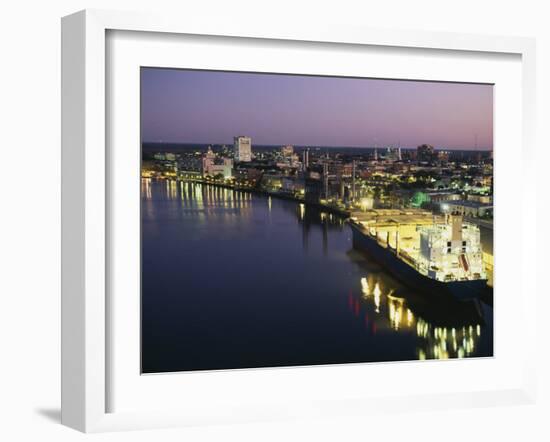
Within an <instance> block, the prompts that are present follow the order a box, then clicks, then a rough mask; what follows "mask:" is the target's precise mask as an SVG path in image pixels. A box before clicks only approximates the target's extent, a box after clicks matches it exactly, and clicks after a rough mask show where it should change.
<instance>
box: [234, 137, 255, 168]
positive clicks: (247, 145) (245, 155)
mask: <svg viewBox="0 0 550 442" xmlns="http://www.w3.org/2000/svg"><path fill="white" fill-rule="evenodd" d="M233 148H234V158H235V161H238V162H250V161H252V139H251V138H250V137H245V136H242V135H241V136H238V137H235V138H233Z"/></svg>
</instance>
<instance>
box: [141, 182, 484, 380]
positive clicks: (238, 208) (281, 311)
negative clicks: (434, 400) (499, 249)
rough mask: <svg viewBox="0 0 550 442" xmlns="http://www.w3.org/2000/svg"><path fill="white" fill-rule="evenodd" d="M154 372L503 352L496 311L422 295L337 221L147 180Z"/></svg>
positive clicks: (146, 261)
mask: <svg viewBox="0 0 550 442" xmlns="http://www.w3.org/2000/svg"><path fill="white" fill-rule="evenodd" d="M141 194H142V248H143V264H142V265H143V267H142V303H143V322H142V338H143V361H142V362H143V367H144V371H145V372H159V371H182V370H196V369H219V368H241V367H262V366H284V365H312V364H325V363H345V362H375V361H396V360H412V359H447V358H461V357H475V356H490V355H492V309H490V308H488V307H487V306H485V305H481V306H480V305H477V304H476V303H474V302H459V301H456V300H454V299H448V298H441V297H432V298H426V297H425V296H420V295H418V294H416V293H412V292H411V291H410V290H408V289H407V288H405V287H403V286H402V285H401V284H399V283H397V282H396V281H395V280H394V279H393V278H392V277H391V276H390V275H388V274H387V273H385V272H384V271H383V270H382V269H381V268H380V267H378V266H377V265H376V263H374V262H372V261H370V260H369V259H368V258H367V257H365V256H364V255H362V254H361V253H359V252H357V251H355V250H353V249H352V244H351V231H350V228H349V227H348V226H347V225H346V223H345V222H344V221H343V220H342V219H341V218H340V217H338V216H336V215H333V214H330V213H327V212H324V211H320V210H317V209H313V208H311V207H310V206H306V205H304V204H300V203H295V202H292V201H286V200H281V199H278V198H273V197H265V196H261V195H255V194H253V193H250V192H242V191H235V190H232V189H228V188H222V187H215V186H211V185H202V184H199V183H187V182H179V181H175V180H166V181H158V180H151V179H142V182H141Z"/></svg>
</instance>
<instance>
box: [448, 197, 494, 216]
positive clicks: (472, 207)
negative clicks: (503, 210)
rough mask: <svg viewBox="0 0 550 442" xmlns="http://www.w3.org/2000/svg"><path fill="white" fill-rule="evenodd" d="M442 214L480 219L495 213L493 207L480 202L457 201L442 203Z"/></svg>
mask: <svg viewBox="0 0 550 442" xmlns="http://www.w3.org/2000/svg"><path fill="white" fill-rule="evenodd" d="M441 211H442V212H458V213H460V214H461V215H464V216H473V217H480V216H485V215H488V214H492V213H493V205H492V204H486V203H482V202H480V201H470V200H467V201H465V200H457V201H446V202H444V203H441Z"/></svg>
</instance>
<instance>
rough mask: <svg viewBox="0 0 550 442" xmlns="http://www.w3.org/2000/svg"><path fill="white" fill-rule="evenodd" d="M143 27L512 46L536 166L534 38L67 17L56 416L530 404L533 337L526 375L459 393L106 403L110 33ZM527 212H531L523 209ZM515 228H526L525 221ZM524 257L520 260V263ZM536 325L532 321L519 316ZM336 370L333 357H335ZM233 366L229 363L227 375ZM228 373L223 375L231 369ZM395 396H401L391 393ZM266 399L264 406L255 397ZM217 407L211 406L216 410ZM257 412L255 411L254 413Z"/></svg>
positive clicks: (359, 41) (528, 162)
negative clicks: (169, 405) (318, 400)
mask: <svg viewBox="0 0 550 442" xmlns="http://www.w3.org/2000/svg"><path fill="white" fill-rule="evenodd" d="M108 31H142V32H155V33H163V34H180V35H206V36H219V37H224V36H225V37H242V38H253V39H273V40H284V41H289V42H293V41H295V42H312V43H339V44H342V45H370V46H373V45H374V46H378V47H381V48H385V47H387V48H390V47H400V48H426V49H438V50H444V51H469V52H475V53H479V54H483V53H501V54H515V55H517V56H520V57H521V73H522V91H521V93H522V121H521V122H519V121H518V124H521V126H522V140H521V143H522V149H521V155H522V158H523V163H522V164H523V170H522V173H523V174H524V176H528V175H529V173H530V171H531V170H534V164H533V162H534V161H535V160H534V158H535V145H534V130H535V129H534V120H535V119H534V109H535V45H534V41H533V40H532V39H527V38H517V37H492V36H479V35H463V34H450V33H428V32H416V31H400V32H394V31H388V30H376V29H363V28H360V29H358V28H348V27H344V26H333V27H330V28H328V27H323V28H317V27H316V26H314V25H307V26H302V27H300V28H299V29H295V28H292V27H285V25H284V24H281V23H274V24H272V25H269V24H266V23H260V22H258V23H248V24H247V26H246V27H245V28H243V27H241V26H238V24H233V23H218V22H208V21H201V20H196V18H194V17H183V18H182V17H165V16H153V15H151V14H138V13H126V12H111V11H99V10H86V11H81V12H78V13H76V14H73V15H70V16H67V17H64V18H63V21H62V56H63V59H62V123H63V127H62V423H63V424H65V425H67V426H69V427H72V428H75V429H78V430H80V431H84V432H96V431H109V430H121V429H137V428H154V427H165V426H180V425H189V424H197V423H209V422H220V421H225V422H246V421H249V420H265V419H278V418H285V417H288V416H290V415H292V416H298V417H300V416H311V415H330V414H353V413H368V412H369V411H370V410H373V409H375V408H376V409H377V410H380V409H383V410H384V409H387V410H391V409H395V408H399V409H401V410H406V409H407V407H411V406H413V405H414V407H415V409H419V408H423V409H431V408H434V409H435V408H442V407H443V408H452V407H468V406H472V405H476V406H482V405H498V404H504V403H508V404H512V403H514V404H516V403H517V404H520V403H532V401H534V398H535V393H536V383H535V369H536V359H535V358H536V356H535V348H534V346H535V344H534V339H532V340H531V342H532V344H527V345H526V349H525V353H524V354H525V355H526V356H525V360H524V361H522V362H523V363H524V370H525V371H524V376H523V383H522V385H521V386H519V387H517V386H515V385H514V387H513V388H504V389H498V390H489V391H483V390H479V391H470V392H464V393H461V394H427V395H423V396H419V395H416V396H411V397H407V398H399V399H396V397H399V396H398V393H397V392H390V394H389V395H388V397H382V398H379V399H378V401H377V404H376V406H374V405H373V404H372V401H370V400H369V399H368V398H361V397H359V398H353V399H346V398H340V399H339V400H334V399H333V398H327V399H326V400H325V401H323V403H322V405H319V404H317V406H315V407H309V406H307V405H304V404H300V403H293V404H289V406H290V408H292V409H293V411H292V413H288V412H287V410H285V409H282V408H279V407H273V408H271V409H270V408H266V409H262V410H260V411H258V412H254V413H251V408H250V404H248V405H247V406H243V407H241V408H239V409H238V410H235V411H234V412H233V413H232V414H231V415H230V416H229V417H227V418H226V419H225V420H224V419H222V418H215V417H212V418H211V419H210V417H211V416H209V414H208V412H207V411H201V412H198V413H197V414H196V415H194V416H193V418H192V419H189V416H188V415H186V413H185V411H180V412H178V411H170V412H168V411H163V410H160V411H158V412H144V411H142V412H108V406H107V396H108V392H109V389H110V388H112V385H110V383H109V379H108V376H107V373H108V366H109V364H110V363H111V362H110V358H112V354H110V346H109V343H108V339H107V335H108V330H107V328H108V327H109V323H110V319H109V317H110V311H109V303H108V302H107V293H106V287H107V279H108V275H107V265H108V263H107V259H108V258H107V243H108V241H109V240H110V238H109V236H108V235H109V231H108V229H107V227H106V226H107V221H106V220H107V218H108V216H109V213H108V207H109V204H108V203H109V195H108V186H107V180H108V174H107V168H108V164H107V162H108V155H107V152H106V148H107V145H106V139H107V134H106V119H107V112H108V109H107V99H106V93H107V85H106V75H105V72H106V63H107V62H108V60H107V59H106V57H107V55H108V54H107V50H106V33H107V32H108ZM521 196H522V199H523V201H522V203H523V204H524V206H523V207H525V208H527V209H526V210H525V211H524V212H522V217H525V219H534V217H535V213H534V207H535V201H536V195H535V193H534V192H527V191H526V189H522V190H521ZM527 217H529V218H527ZM520 235H525V233H523V232H521V233H520ZM534 247H535V245H534V244H533V243H532V242H529V241H526V242H524V244H523V245H522V250H521V257H520V259H522V260H523V261H524V260H525V257H527V256H534V254H533V250H534ZM523 261H522V262H523ZM523 271H524V272H525V269H524V270H523ZM521 287H522V292H521V298H522V303H523V304H524V305H529V304H531V305H533V304H536V302H537V300H536V290H535V281H534V279H531V280H529V279H527V278H523V280H522V285H521ZM523 327H524V333H525V335H526V336H531V337H532V336H534V333H535V324H534V322H529V323H525V324H523ZM333 369H334V370H338V369H339V368H338V367H335V368H333ZM229 375H230V374H229ZM224 376H228V374H227V373H225V374H224ZM397 401H399V402H398V403H397ZM259 408H261V407H259ZM213 414H215V413H213ZM251 415H253V416H251Z"/></svg>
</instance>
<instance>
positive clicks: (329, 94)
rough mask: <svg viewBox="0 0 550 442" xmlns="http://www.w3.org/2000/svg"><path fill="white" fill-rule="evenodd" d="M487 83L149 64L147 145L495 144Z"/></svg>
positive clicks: (144, 111)
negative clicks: (246, 139) (238, 139)
mask: <svg viewBox="0 0 550 442" xmlns="http://www.w3.org/2000/svg"><path fill="white" fill-rule="evenodd" d="M492 103H493V89H492V85H487V84H465V83H441V82H424V81H422V82H420V81H410V80H381V79H365V78H349V77H321V76H304V75H288V74H260V73H239V72H223V71H197V70H181V69H165V68H142V71H141V122H142V140H143V142H164V143H201V144H202V143H204V144H208V143H212V144H229V143H231V140H232V139H233V137H234V136H235V135H239V134H241V135H248V136H251V137H252V140H253V143H254V144H257V145H277V144H294V145H301V146H307V145H309V146H317V147H325V146H326V147H328V146H343V147H344V146H345V147H372V146H375V145H377V146H378V147H380V148H382V147H385V146H387V145H393V146H401V147H403V148H414V147H416V146H417V145H419V144H424V143H428V144H432V145H434V146H435V147H436V148H438V149H449V150H460V149H467V150H473V149H477V150H491V149H492V148H493V106H492Z"/></svg>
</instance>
